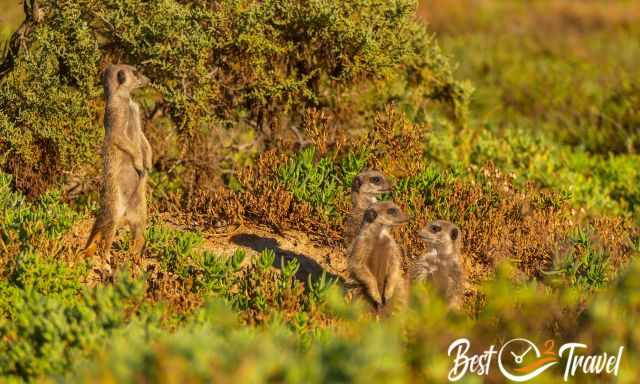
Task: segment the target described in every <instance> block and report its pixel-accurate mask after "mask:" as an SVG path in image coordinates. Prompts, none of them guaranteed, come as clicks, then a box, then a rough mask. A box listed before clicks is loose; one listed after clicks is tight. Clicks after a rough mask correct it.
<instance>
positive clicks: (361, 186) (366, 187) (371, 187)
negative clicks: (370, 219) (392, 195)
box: [344, 170, 391, 255]
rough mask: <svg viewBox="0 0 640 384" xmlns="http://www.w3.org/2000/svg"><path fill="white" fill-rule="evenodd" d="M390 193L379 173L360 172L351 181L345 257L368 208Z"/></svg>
mask: <svg viewBox="0 0 640 384" xmlns="http://www.w3.org/2000/svg"><path fill="white" fill-rule="evenodd" d="M390 191H391V184H390V183H389V181H388V180H387V178H386V177H385V176H384V175H383V174H382V173H380V172H378V171H374V170H366V171H362V172H360V173H359V174H358V176H356V178H355V179H353V184H352V185H351V213H350V215H349V217H348V218H347V221H346V224H345V231H344V245H345V248H346V250H347V255H349V254H350V253H351V245H352V243H353V240H354V239H355V237H356V236H357V235H358V232H359V231H360V225H361V224H362V216H363V215H364V211H365V210H366V209H367V208H369V206H370V205H371V204H373V203H375V202H377V201H378V196H380V195H381V194H383V193H386V192H390Z"/></svg>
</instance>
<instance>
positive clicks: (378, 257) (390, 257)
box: [349, 202, 409, 310]
mask: <svg viewBox="0 0 640 384" xmlns="http://www.w3.org/2000/svg"><path fill="white" fill-rule="evenodd" d="M408 220H409V219H408V217H407V216H406V215H405V214H404V213H403V212H402V210H401V209H400V208H399V207H398V206H397V205H395V204H394V203H392V202H379V203H374V204H371V206H370V207H369V208H367V210H366V211H365V212H364V215H363V221H362V225H361V227H360V232H359V234H358V236H357V237H356V239H355V240H354V242H353V247H352V251H351V257H350V259H349V271H350V272H351V274H352V276H353V277H354V278H355V279H356V280H357V281H358V282H359V283H360V284H362V286H363V288H364V290H365V291H366V293H367V295H368V297H369V298H370V299H371V300H372V301H373V303H374V305H375V307H376V309H378V310H381V309H383V308H385V307H386V305H387V304H389V303H390V302H392V301H393V302H394V303H397V304H402V302H403V301H406V296H407V294H408V292H406V287H407V285H406V282H405V280H406V279H405V278H404V275H403V273H402V269H401V264H402V249H401V248H400V246H398V244H397V243H396V241H395V239H394V238H393V235H392V234H391V228H392V227H394V226H398V225H402V224H405V223H407V222H408Z"/></svg>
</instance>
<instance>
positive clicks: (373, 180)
mask: <svg viewBox="0 0 640 384" xmlns="http://www.w3.org/2000/svg"><path fill="white" fill-rule="evenodd" d="M369 181H371V182H372V183H373V184H380V182H381V181H382V178H380V176H373V177H372V178H370V179H369Z"/></svg>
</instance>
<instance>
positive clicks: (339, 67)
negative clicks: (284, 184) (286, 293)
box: [0, 0, 469, 194]
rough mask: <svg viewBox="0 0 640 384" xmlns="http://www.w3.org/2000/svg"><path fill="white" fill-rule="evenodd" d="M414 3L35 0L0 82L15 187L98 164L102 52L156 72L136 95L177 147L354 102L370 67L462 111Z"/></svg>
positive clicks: (196, 147)
mask: <svg viewBox="0 0 640 384" xmlns="http://www.w3.org/2000/svg"><path fill="white" fill-rule="evenodd" d="M414 6H415V3H414V2H413V1H411V0H402V1H395V2H392V3H390V2H387V1H380V0H359V1H351V2H348V3H344V2H340V1H330V2H326V1H313V2H310V3H304V4H302V3H300V2H297V1H290V0H270V1H244V2H240V3H238V2H237V1H235V0H233V1H232V0H228V1H215V2H214V1H194V2H187V3H185V2H178V1H175V0H173V1H163V2H159V3H147V2H142V1H137V0H127V1H122V0H113V1H106V2H105V1H95V0H83V1H80V2H69V1H64V2H62V3H59V2H48V1H41V2H40V7H41V9H44V10H45V11H44V17H43V20H42V21H40V22H35V21H34V22H32V24H33V25H31V28H29V29H28V33H27V34H26V35H25V36H24V37H23V41H24V44H25V46H26V47H28V50H26V49H23V50H21V51H20V52H19V54H18V55H17V57H15V65H14V67H13V69H12V70H11V71H9V72H8V74H7V75H6V76H5V77H4V78H3V79H2V82H1V84H0V95H1V96H0V100H1V101H0V110H2V113H1V114H0V138H1V141H0V145H1V146H0V148H1V149H2V153H4V154H5V155H4V156H3V157H2V158H0V166H2V167H3V169H5V170H7V171H9V172H10V173H11V174H13V175H15V176H17V178H16V182H17V184H16V185H17V187H18V188H19V189H21V190H23V191H27V192H29V193H31V194H39V193H41V192H42V191H43V190H44V189H45V188H47V187H48V186H49V185H51V184H52V183H53V182H54V181H58V179H59V176H60V175H61V174H62V172H63V171H74V172H78V171H79V168H81V165H82V164H84V163H85V162H86V161H89V162H90V163H93V164H96V163H97V161H96V156H95V154H96V152H97V144H98V142H99V141H100V139H99V138H100V135H101V132H102V128H100V125H101V124H100V120H101V119H100V116H101V108H102V102H101V101H100V98H101V97H100V85H99V78H100V76H99V72H100V69H101V68H102V67H103V66H104V63H105V62H107V61H126V62H128V63H131V64H136V65H137V66H138V67H140V69H142V70H143V71H144V72H145V73H146V74H147V75H148V76H149V77H150V78H151V79H152V81H153V84H154V88H155V90H156V92H157V93H159V94H160V95H161V96H162V99H163V101H162V102H157V100H156V99H157V98H156V97H155V96H153V95H151V94H147V97H146V98H145V101H144V103H143V104H144V105H145V106H146V107H147V109H149V110H151V109H153V110H154V111H160V112H163V113H160V114H159V115H162V114H164V115H165V116H168V117H169V118H170V122H171V125H172V126H173V127H174V131H177V132H178V133H179V134H181V135H188V137H189V138H191V140H182V141H181V142H182V145H183V146H185V150H183V151H182V157H183V159H182V160H184V159H191V158H192V157H193V158H194V160H193V161H194V162H196V158H203V156H208V154H207V153H204V152H205V149H204V147H206V145H205V143H209V142H210V140H211V138H210V137H209V135H210V134H211V129H212V128H214V127H216V126H226V127H237V128H240V127H241V126H242V125H246V124H250V125H253V126H255V127H257V129H258V132H259V133H261V134H262V135H263V136H267V137H269V138H272V137H275V135H281V134H282V132H281V130H280V131H278V130H277V127H281V126H284V125H285V124H287V123H289V122H290V123H292V124H295V122H296V121H298V120H299V116H300V115H301V114H302V112H303V110H304V109H305V108H306V107H308V106H316V107H322V106H327V105H335V104H336V103H338V100H342V101H344V102H350V103H352V104H354V105H357V104H358V103H360V101H358V97H354V96H349V97H345V96H344V95H348V94H351V95H356V93H354V92H352V91H351V90H354V89H361V88H362V86H363V85H364V84H365V83H366V82H367V81H377V82H390V81H396V82H402V84H403V87H402V88H403V89H405V90H404V91H403V92H404V93H403V94H401V95H397V94H395V95H387V94H386V93H385V92H386V91H381V92H378V94H379V95H378V97H377V98H376V102H378V103H379V102H380V100H385V99H386V100H387V101H388V100H391V98H393V99H397V98H401V99H408V97H414V98H415V96H416V95H420V96H419V97H418V99H419V100H422V104H424V102H425V101H426V100H440V101H443V102H444V103H445V104H447V105H450V106H452V107H453V109H454V110H455V113H456V114H457V115H463V114H464V110H465V108H466V100H467V98H468V93H469V91H468V90H467V89H466V88H465V86H464V85H463V84H461V83H458V82H457V81H456V80H455V79H454V78H453V76H452V74H451V69H450V67H449V64H448V61H447V60H446V58H445V57H444V56H443V55H442V53H441V52H440V50H439V49H438V47H437V45H436V44H435V42H434V41H433V40H432V38H431V37H430V36H429V34H428V33H427V32H426V31H425V29H424V28H423V27H422V26H421V25H420V24H419V23H417V22H415V20H414V19H413V11H414ZM61 47H64V49H61ZM370 89H371V90H376V89H380V90H384V89H385V87H371V88H370ZM363 103H364V101H363ZM356 108H360V107H356ZM328 110H331V108H329V109H328ZM153 124H155V123H152V125H153ZM193 151H196V152H197V153H192V152H193ZM198 163H200V162H198ZM39 164H46V166H39ZM84 168H87V167H84ZM89 168H91V167H89Z"/></svg>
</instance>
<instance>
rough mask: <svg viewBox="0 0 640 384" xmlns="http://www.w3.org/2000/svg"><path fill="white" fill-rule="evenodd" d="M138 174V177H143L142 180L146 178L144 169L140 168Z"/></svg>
mask: <svg viewBox="0 0 640 384" xmlns="http://www.w3.org/2000/svg"><path fill="white" fill-rule="evenodd" d="M136 173H137V174H138V176H139V177H141V178H142V177H144V175H145V171H144V169H142V168H140V169H138V168H136Z"/></svg>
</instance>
